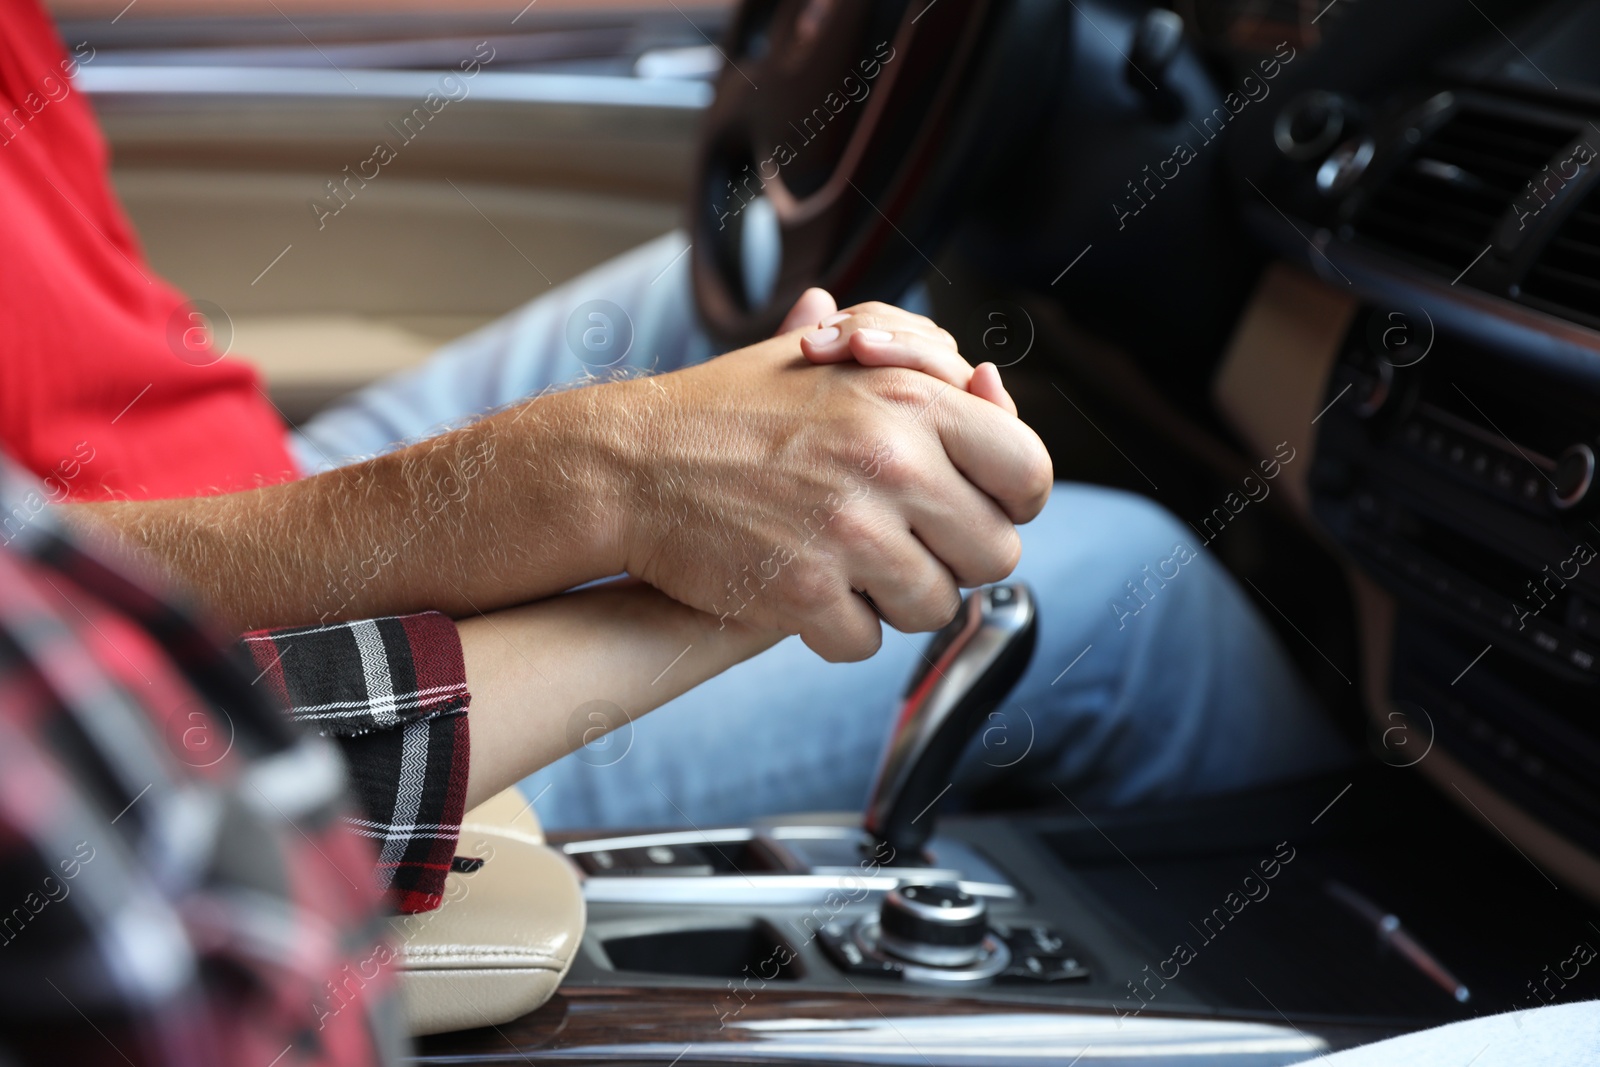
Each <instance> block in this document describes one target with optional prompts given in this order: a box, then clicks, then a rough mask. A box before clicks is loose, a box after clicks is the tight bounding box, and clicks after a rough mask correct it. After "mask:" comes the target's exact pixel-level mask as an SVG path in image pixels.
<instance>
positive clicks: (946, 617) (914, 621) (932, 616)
mask: <svg viewBox="0 0 1600 1067" xmlns="http://www.w3.org/2000/svg"><path fill="white" fill-rule="evenodd" d="M960 609H961V593H960V591H959V590H957V589H956V587H955V584H954V583H953V582H951V581H949V580H947V579H944V578H939V579H938V580H936V581H933V582H930V583H928V585H927V588H925V589H924V590H923V591H922V593H921V595H919V596H918V597H917V598H916V599H915V601H913V604H912V611H911V618H910V619H908V620H907V621H908V623H909V625H910V628H911V629H913V630H918V631H924V632H926V631H931V630H939V629H943V628H944V626H945V624H946V623H948V622H949V621H950V620H951V619H953V618H955V617H956V612H957V611H959V610H960Z"/></svg>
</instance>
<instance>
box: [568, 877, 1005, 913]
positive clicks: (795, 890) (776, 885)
mask: <svg viewBox="0 0 1600 1067" xmlns="http://www.w3.org/2000/svg"><path fill="white" fill-rule="evenodd" d="M930 873H931V874H933V875H936V876H937V875H944V876H945V877H943V878H938V879H937V880H939V881H948V880H949V877H948V876H949V875H950V874H953V873H954V872H951V871H933V872H928V871H904V872H899V873H897V874H895V875H860V874H850V875H828V874H752V875H751V876H750V877H749V878H740V877H739V876H738V875H731V876H730V875H713V876H711V877H709V878H701V877H687V878H684V877H666V878H656V877H652V876H650V875H638V876H630V877H605V878H584V879H583V899H584V900H586V901H588V902H589V903H590V904H650V905H655V906H672V905H684V904H702V905H710V906H721V907H740V908H776V907H803V906H806V905H828V906H836V905H837V904H838V899H839V897H840V896H844V897H846V898H848V902H849V903H851V904H864V903H866V902H867V901H868V900H869V899H871V897H872V895H873V894H885V893H888V892H889V890H891V889H894V888H896V887H897V886H899V885H901V884H902V883H906V882H921V881H923V880H924V879H925V878H926V877H927V876H928V875H929V874H930ZM956 885H958V886H960V887H961V888H962V889H963V890H965V891H966V892H968V893H970V894H972V895H973V896H975V897H988V898H991V899H994V900H1016V899H1018V894H1017V891H1016V890H1015V889H1013V888H1012V887H1011V886H1008V885H995V884H993V883H989V882H957V883H956ZM830 898H831V901H830Z"/></svg>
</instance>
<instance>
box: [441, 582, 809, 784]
mask: <svg viewBox="0 0 1600 1067" xmlns="http://www.w3.org/2000/svg"><path fill="white" fill-rule="evenodd" d="M458 629H459V631H460V634H461V649H462V655H463V657H464V659H465V661H466V668H467V688H468V690H469V691H470V692H471V693H472V706H471V708H470V710H469V711H468V715H469V717H470V721H471V724H472V727H471V728H472V747H471V753H472V754H471V760H470V763H469V772H468V785H467V807H468V808H469V809H470V808H471V807H472V806H473V805H476V804H478V803H480V802H482V801H484V800H487V799H488V798H489V797H491V796H493V795H494V794H496V793H498V792H499V791H500V790H502V789H504V788H506V787H507V786H509V785H511V784H512V783H514V782H516V781H517V780H519V779H521V778H523V777H525V776H526V775H528V774H530V773H532V772H533V771H535V770H537V769H538V768H540V767H543V766H544V765H546V764H548V763H551V762H553V761H555V760H556V759H558V758H560V757H561V756H564V755H566V754H567V753H568V752H571V751H573V750H575V749H577V748H580V747H585V746H587V747H588V749H589V751H590V752H592V753H594V758H595V759H596V760H597V761H606V762H610V761H616V762H619V763H621V762H623V761H624V760H625V759H626V756H623V755H619V754H620V753H623V752H625V751H626V749H627V746H628V745H629V744H630V742H631V723H632V722H633V720H635V719H637V718H638V717H639V716H641V715H643V714H644V713H645V712H647V711H650V710H652V709H654V708H657V707H659V706H660V705H662V704H664V703H666V702H667V701H668V700H671V699H672V698H673V697H676V696H678V695H679V694H682V693H685V692H687V691H688V690H690V689H692V688H694V687H695V686H697V685H699V684H700V683H701V682H703V681H705V680H706V679H708V678H710V677H712V676H714V675H716V674H720V673H721V672H722V671H724V670H726V669H727V668H729V667H731V666H732V665H733V664H735V663H738V662H739V661H741V660H744V659H748V658H749V657H751V656H753V655H755V654H756V653H758V652H760V651H762V650H764V649H766V648H768V647H770V646H771V645H772V644H773V643H774V642H776V641H777V640H778V639H779V637H780V636H781V635H779V634H776V633H772V632H765V631H757V630H754V629H752V628H749V627H746V626H743V625H741V624H738V623H735V622H727V623H722V622H719V621H718V620H717V619H715V618H713V617H712V616H710V615H707V614H705V613H703V612H699V611H696V610H694V609H693V608H688V607H685V606H683V605H682V604H680V603H678V602H677V601H675V600H672V599H671V598H670V597H668V596H666V595H665V594H664V593H661V592H658V591H657V590H655V589H653V588H652V587H650V586H648V585H643V584H635V583H626V584H613V585H607V586H601V587H596V588H592V589H584V590H579V591H578V592H574V593H569V594H567V595H565V596H560V597H553V598H551V599H548V600H544V601H541V602H539V603H536V604H528V605H524V606H521V607H516V608H510V609H507V610H505V611H497V612H493V613H490V614H488V615H481V616H476V617H474V618H471V619H468V620H466V621H463V622H461V623H459V624H458ZM612 731H617V732H616V733H612ZM608 734H609V735H610V737H609V740H605V738H606V737H607V735H608Z"/></svg>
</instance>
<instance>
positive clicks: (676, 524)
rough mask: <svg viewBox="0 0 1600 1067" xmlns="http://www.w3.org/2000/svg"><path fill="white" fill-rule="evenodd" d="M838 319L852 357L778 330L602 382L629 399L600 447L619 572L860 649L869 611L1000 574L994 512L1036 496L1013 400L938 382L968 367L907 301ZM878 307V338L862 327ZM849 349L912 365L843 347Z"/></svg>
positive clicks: (904, 611) (924, 621)
mask: <svg viewBox="0 0 1600 1067" xmlns="http://www.w3.org/2000/svg"><path fill="white" fill-rule="evenodd" d="M839 324H843V325H844V327H845V328H844V329H840V330H839V337H838V338H835V339H834V340H835V341H838V340H840V339H841V338H842V339H843V343H844V344H845V345H848V346H851V347H850V353H851V354H850V355H848V356H841V357H840V358H841V360H843V359H853V360H854V361H855V362H848V363H847V362H842V361H840V362H831V361H830V365H826V366H817V365H815V363H814V362H812V361H811V360H810V359H808V357H813V358H814V357H815V355H816V354H818V353H822V352H823V351H824V350H825V349H827V348H828V343H827V342H826V341H824V342H823V343H822V344H820V345H819V344H817V343H815V342H814V341H806V342H803V343H802V344H801V345H797V343H796V337H795V336H794V334H792V333H791V334H787V335H784V336H781V337H777V338H774V339H772V340H771V341H767V342H764V343H763V344H760V345H755V346H752V347H750V348H747V349H742V350H740V351H738V352H734V353H730V354H729V355H726V356H723V357H720V358H719V359H716V360H713V361H711V362H710V363H707V364H703V365H701V366H698V367H693V368H689V369H687V370H683V371H679V372H677V373H675V374H670V375H665V376H662V377H660V378H654V379H648V380H644V381H635V382H627V383H620V385H621V386H622V387H623V388H626V389H628V390H629V391H630V392H631V396H630V397H629V398H628V399H627V400H626V401H625V406H626V407H628V408H630V409H632V410H633V411H635V412H636V413H637V415H636V419H635V420H634V421H631V422H630V423H629V424H628V427H627V433H626V434H625V437H624V439H622V440H619V441H618V457H619V459H620V461H621V464H622V468H623V470H624V471H626V472H629V473H627V474H626V475H625V478H624V480H625V481H626V482H627V483H628V484H629V485H631V487H632V491H631V493H630V497H629V503H628V506H627V507H626V509H625V511H626V514H625V516H624V519H623V533H622V537H623V545H622V551H623V556H624V559H625V562H626V565H627V569H628V571H629V573H631V574H635V575H637V576H639V577H642V578H644V579H645V580H646V581H648V582H650V583H651V584H652V585H654V586H656V587H657V588H659V589H661V590H663V591H664V592H666V593H668V594H669V595H671V596H673V597H674V598H676V599H678V600H680V601H682V602H684V603H686V604H689V605H691V606H694V607H698V608H701V609H702V610H705V611H708V612H710V613H712V614H713V615H717V616H718V617H720V618H723V619H725V620H737V621H739V622H742V623H746V624H749V625H754V626H757V627H760V628H773V629H782V630H784V631H786V632H791V633H792V632H798V633H800V634H801V636H802V637H803V638H804V640H805V642H806V644H808V645H809V646H810V647H811V648H812V649H814V650H815V651H817V652H818V653H819V654H821V655H822V656H823V657H825V658H827V659H830V660H851V659H862V658H865V657H867V656H870V655H871V654H872V653H873V652H875V651H876V650H877V648H878V645H879V643H880V641H881V639H882V635H881V630H880V627H879V615H880V614H881V616H882V617H883V618H884V619H886V620H887V621H888V622H890V623H891V624H892V625H894V626H895V627H896V628H897V629H900V630H903V631H918V630H933V629H937V628H938V627H940V626H942V625H944V624H945V623H946V622H948V621H949V620H950V619H951V618H952V617H953V616H954V614H955V612H956V609H957V608H958V606H959V605H960V592H959V587H960V586H973V585H980V584H983V583H985V582H992V581H998V580H999V579H1001V578H1004V577H1005V576H1006V575H1008V574H1009V573H1010V572H1011V570H1012V569H1013V568H1014V567H1015V566H1016V563H1017V559H1018V555H1019V552H1020V542H1019V539H1018V537H1017V533H1016V529H1015V526H1014V523H1019V522H1026V521H1028V520H1029V519H1031V518H1033V517H1034V516H1035V515H1036V514H1038V512H1039V510H1040V509H1041V508H1042V507H1043V506H1044V501H1045V499H1046V497H1047V496H1048V495H1049V491H1050V485H1051V466H1050V458H1049V455H1048V453H1047V452H1046V451H1045V449H1044V446H1043V444H1042V443H1041V442H1040V441H1039V438H1038V437H1037V435H1035V434H1034V433H1033V431H1032V430H1030V429H1028V427H1027V426H1025V425H1024V424H1023V423H1021V422H1019V421H1018V420H1017V419H1016V418H1015V417H1014V416H1013V415H1012V414H1011V411H1013V410H1014V408H1012V409H1009V410H1008V409H1007V408H1006V407H1005V406H1002V405H1000V404H999V401H994V402H991V399H992V398H991V399H985V398H983V397H980V396H978V395H974V394H972V393H969V392H967V391H965V390H964V389H963V388H959V387H953V386H952V384H951V383H952V380H960V381H964V382H966V383H967V384H968V385H970V383H971V380H972V378H973V374H972V372H971V369H970V368H967V370H966V372H965V374H964V375H963V373H962V371H961V368H963V367H966V364H965V361H963V360H962V359H961V357H960V355H959V354H958V353H956V351H955V349H954V346H953V342H951V341H950V340H949V335H948V334H943V332H942V331H939V330H938V328H937V327H934V326H933V325H932V324H931V323H929V322H928V321H927V320H926V319H921V318H919V317H915V316H910V315H908V314H907V313H905V312H902V311H899V310H898V309H894V308H890V307H888V306H887V305H869V306H865V307H864V308H861V309H856V310H855V311H853V312H852V313H850V314H849V315H847V317H846V318H845V319H841V320H839ZM839 324H836V325H835V327H814V328H816V329H822V330H823V331H824V332H825V331H826V330H827V329H830V328H838V325H839ZM874 324H876V325H874ZM884 326H889V327H892V328H891V329H888V330H885V331H884V332H885V333H887V334H888V335H889V338H888V340H884V339H882V338H880V337H878V336H877V335H876V334H873V333H870V332H868V333H866V334H865V335H863V334H862V331H863V330H866V331H871V330H874V329H882V328H883V327H884ZM858 345H859V346H862V347H861V349H860V350H859V351H858V350H857V349H856V348H855V347H854V346H858ZM797 349H800V351H797ZM802 352H804V353H805V354H801V353H802ZM862 353H866V354H867V356H866V358H867V359H869V360H870V359H871V358H873V357H874V354H876V355H878V356H880V357H882V358H883V362H886V363H893V362H899V361H902V360H904V361H907V362H912V361H915V363H916V365H917V366H918V367H919V368H920V369H918V370H913V369H909V368H907V367H902V366H881V367H873V366H862V365H859V364H860V363H862V362H863V361H864V360H863V355H862ZM891 356H892V357H893V358H889V357H891ZM818 362H821V360H819V361H818ZM958 364H959V366H957V365H958ZM995 384H996V385H998V379H996V381H995ZM608 388H611V387H608ZM1000 395H1003V390H1002V391H1001V394H1000ZM1006 399H1007V400H1009V398H1006ZM861 594H864V596H863V595H861ZM868 598H870V603H869V601H868Z"/></svg>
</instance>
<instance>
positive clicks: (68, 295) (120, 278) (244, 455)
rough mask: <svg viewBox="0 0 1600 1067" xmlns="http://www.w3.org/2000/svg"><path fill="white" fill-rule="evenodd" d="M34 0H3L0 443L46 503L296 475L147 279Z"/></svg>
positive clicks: (249, 401) (268, 425) (241, 387)
mask: <svg viewBox="0 0 1600 1067" xmlns="http://www.w3.org/2000/svg"><path fill="white" fill-rule="evenodd" d="M92 60H93V50H92V49H91V48H89V47H88V46H87V45H80V46H78V47H77V48H76V49H74V50H73V52H72V53H71V54H69V53H68V51H67V49H66V48H64V47H63V45H62V43H61V42H60V41H59V40H58V39H57V37H56V33H55V29H54V27H53V26H52V25H51V23H50V20H49V18H48V16H46V14H45V13H44V11H43V10H42V9H41V8H40V7H39V6H38V4H37V2H36V0H4V2H3V3H0V447H3V448H4V449H5V450H6V451H8V452H10V453H11V455H12V456H13V457H14V458H16V459H17V460H18V461H19V462H20V463H21V464H23V465H24V466H26V467H28V468H29V469H30V470H32V471H33V472H34V473H35V474H36V475H38V476H39V477H40V478H42V479H44V481H45V486H46V488H47V490H48V491H49V493H50V500H51V501H52V502H60V501H61V500H64V499H72V500H97V499H105V498H108V497H116V498H130V497H131V498H158V497H173V496H191V495H194V494H198V493H211V492H226V491H232V490H237V489H243V488H248V487H250V486H253V485H257V484H265V483H271V482H281V481H286V480H288V479H290V478H292V477H294V476H295V470H294V462H293V460H291V459H290V457H289V453H288V450H287V447H286V445H285V442H284V427H283V424H282V422H281V421H280V420H279V418H278V417H277V414H276V412H275V411H274V410H273V408H272V407H271V405H270V404H269V403H268V402H267V401H266V399H265V398H264V396H263V394H262V393H261V392H260V378H259V376H258V375H257V373H256V371H255V370H254V368H252V367H250V366H249V365H248V364H245V363H241V362H239V361H238V360H236V359H234V358H231V357H230V358H223V359H216V358H215V353H214V351H212V350H211V349H210V347H209V339H208V337H207V336H206V334H205V332H204V330H203V329H200V330H196V329H194V326H195V324H196V322H197V321H201V320H195V319H191V317H190V309H189V308H188V307H187V303H186V301H185V299H184V297H183V295H182V294H181V293H179V292H178V291H177V290H176V289H174V288H172V287H171V286H170V285H167V284H166V283H165V282H163V281H162V280H161V279H159V278H157V277H156V276H155V273H154V272H153V271H152V270H151V269H150V266H149V264H148V263H146V262H145V259H144V255H143V253H142V252H141V251H140V249H139V245H138V242H137V240H136V239H135V237H134V234H133V228H132V226H130V225H129V223H128V220H127V218H126V216H124V215H123V213H122V209H121V207H120V206H119V205H118V203H117V201H116V197H115V195H114V194H113V193H112V191H111V186H110V183H109V181H108V180H107V177H106V162H107V152H106V146H105V142H104V141H103V140H102V138H101V136H100V133H99V130H98V129H97V128H96V126H95V121H94V115H93V113H92V112H91V111H90V109H89V105H88V103H87V101H86V100H85V99H84V96H83V94H82V93H81V92H79V91H78V90H77V89H76V88H75V87H74V86H73V85H72V83H71V81H70V77H71V75H72V74H74V73H75V72H76V71H77V69H78V67H79V65H80V64H81V63H83V62H92Z"/></svg>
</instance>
